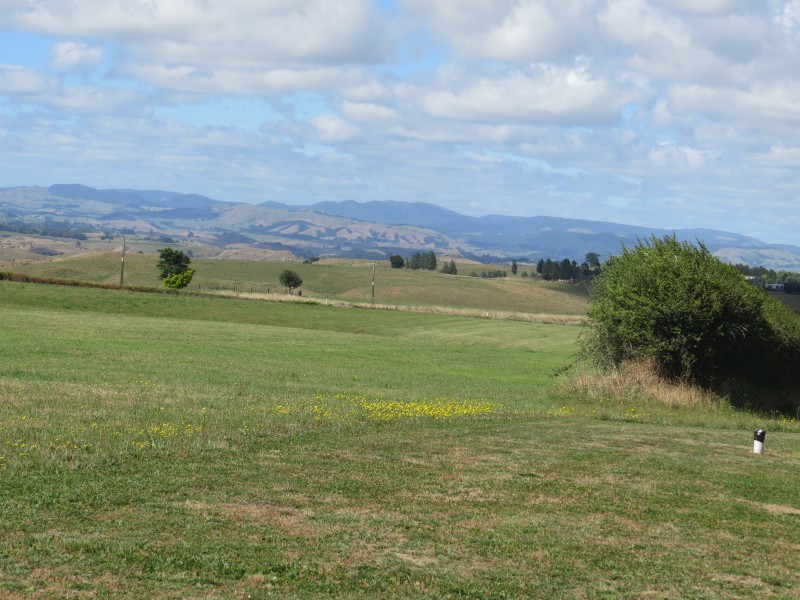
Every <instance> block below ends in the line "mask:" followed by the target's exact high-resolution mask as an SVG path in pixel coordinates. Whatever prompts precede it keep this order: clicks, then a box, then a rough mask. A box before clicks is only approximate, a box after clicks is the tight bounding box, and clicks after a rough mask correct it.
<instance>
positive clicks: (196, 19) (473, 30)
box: [0, 0, 800, 244]
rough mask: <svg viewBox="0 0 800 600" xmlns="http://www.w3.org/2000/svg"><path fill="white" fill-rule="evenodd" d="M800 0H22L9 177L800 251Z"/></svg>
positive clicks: (3, 43)
mask: <svg viewBox="0 0 800 600" xmlns="http://www.w3.org/2000/svg"><path fill="white" fill-rule="evenodd" d="M798 65H800V0H758V1H749V0H660V1H655V0H378V1H373V0H225V1H222V0H141V1H138V2H130V0H0V186H2V187H10V186H22V185H51V184H53V183H83V184H86V185H91V186H94V187H99V188H111V187H118V188H128V187H130V188H140V189H166V190H174V191H179V192H186V193H199V194H205V195H208V196H211V197H214V198H217V199H221V200H236V201H245V202H263V201H267V200H273V201H279V202H285V203H288V204H308V203H314V202H318V201H323V200H345V199H352V200H357V201H362V202H365V201H370V200H403V201H424V202H430V203H433V204H438V205H441V206H444V207H447V208H450V209H452V210H456V211H459V212H462V213H465V214H472V215H482V214H491V213H494V214H508V215H520V216H533V215H550V216H559V217H571V218H587V219H596V220H606V221H617V222H622V223H630V224H637V225H646V226H654V227H665V228H688V227H704V228H713V229H723V230H729V231H734V232H737V233H743V234H747V235H752V236H754V237H758V238H760V239H762V240H764V241H768V242H773V243H790V244H800V237H799V236H798V235H797V232H798V231H800V207H798V191H799V190H800V170H799V167H800V70H798Z"/></svg>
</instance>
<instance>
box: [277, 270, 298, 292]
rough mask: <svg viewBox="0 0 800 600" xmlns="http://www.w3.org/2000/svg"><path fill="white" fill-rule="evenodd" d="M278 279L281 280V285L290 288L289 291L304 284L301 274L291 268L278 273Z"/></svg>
mask: <svg viewBox="0 0 800 600" xmlns="http://www.w3.org/2000/svg"><path fill="white" fill-rule="evenodd" d="M278 281H280V283H281V285H284V286H286V287H287V288H289V292H291V291H292V290H293V289H295V288H299V287H300V286H301V285H303V280H302V279H301V278H300V275H298V274H297V273H295V272H294V271H290V270H289V269H286V270H285V271H281V274H280V275H278Z"/></svg>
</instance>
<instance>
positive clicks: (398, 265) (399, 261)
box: [389, 254, 406, 269]
mask: <svg viewBox="0 0 800 600" xmlns="http://www.w3.org/2000/svg"><path fill="white" fill-rule="evenodd" d="M389 264H390V265H392V268H393V269H402V268H403V267H405V266H406V259H404V258H403V257H402V256H400V255H399V254H394V255H392V256H390V257H389Z"/></svg>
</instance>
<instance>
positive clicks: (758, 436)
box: [753, 429, 767, 454]
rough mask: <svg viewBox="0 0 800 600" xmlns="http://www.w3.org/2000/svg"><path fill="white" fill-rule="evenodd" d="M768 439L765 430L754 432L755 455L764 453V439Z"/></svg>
mask: <svg viewBox="0 0 800 600" xmlns="http://www.w3.org/2000/svg"><path fill="white" fill-rule="evenodd" d="M766 437H767V431H766V430H765V429H756V430H755V431H754V432H753V452H754V453H755V454H761V453H763V452H764V438H766Z"/></svg>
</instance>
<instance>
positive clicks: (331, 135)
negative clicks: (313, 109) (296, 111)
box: [311, 115, 361, 143]
mask: <svg viewBox="0 0 800 600" xmlns="http://www.w3.org/2000/svg"><path fill="white" fill-rule="evenodd" d="M311 122H312V123H313V125H314V127H316V128H317V131H318V132H319V137H320V140H322V141H323V142H328V143H338V142H347V141H350V140H352V139H353V138H355V137H357V136H358V135H359V134H360V133H361V130H360V129H359V128H358V127H356V126H355V125H353V124H352V123H348V122H347V121H345V120H344V119H342V118H341V117H339V116H337V115H321V116H319V117H315V118H314V119H312V120H311Z"/></svg>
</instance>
